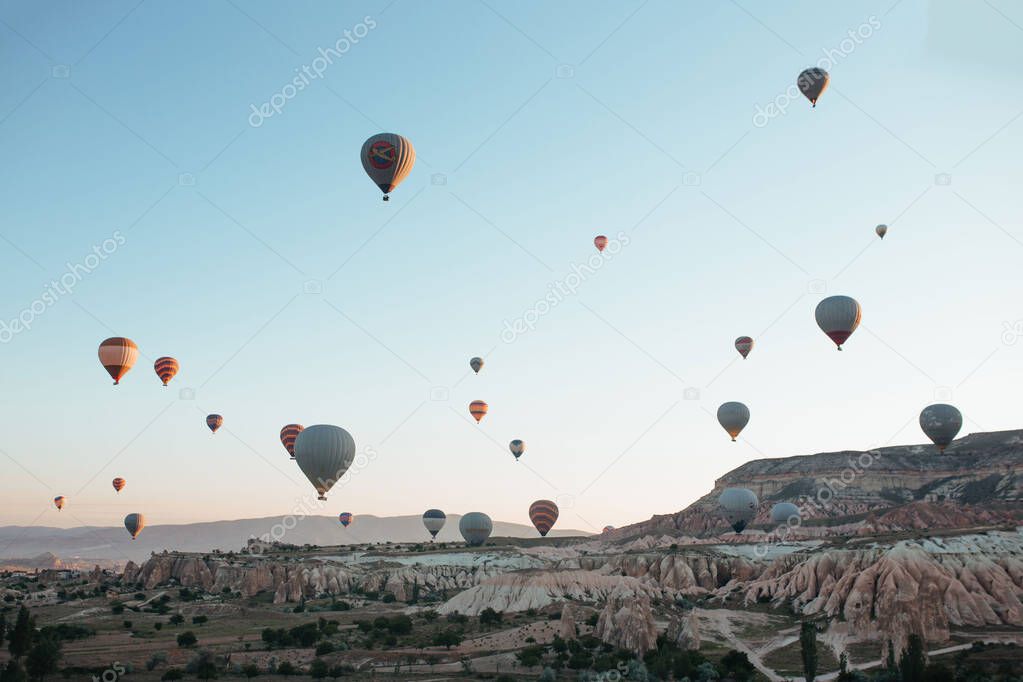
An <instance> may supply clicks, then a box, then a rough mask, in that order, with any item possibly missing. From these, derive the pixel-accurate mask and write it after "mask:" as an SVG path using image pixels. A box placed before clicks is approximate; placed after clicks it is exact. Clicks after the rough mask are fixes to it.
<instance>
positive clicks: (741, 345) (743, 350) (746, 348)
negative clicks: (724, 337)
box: [735, 336, 753, 360]
mask: <svg viewBox="0 0 1023 682" xmlns="http://www.w3.org/2000/svg"><path fill="white" fill-rule="evenodd" d="M735 350H737V351H739V355H741V356H742V359H743V360H745V359H746V356H747V355H749V352H750V351H751V350H753V339H751V338H750V337H748V336H740V337H739V338H737V339H736V340H735Z"/></svg>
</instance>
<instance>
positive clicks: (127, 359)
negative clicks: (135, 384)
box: [99, 336, 139, 386]
mask: <svg viewBox="0 0 1023 682" xmlns="http://www.w3.org/2000/svg"><path fill="white" fill-rule="evenodd" d="M138 359H139V347H138V346H136V345H135V342H134V341H132V340H131V339H127V338H125V337H123V336H114V337H111V338H109V339H107V340H106V341H104V342H103V343H101V344H99V361H100V363H101V364H102V365H103V368H104V369H105V370H106V371H107V372H108V373H109V374H110V377H111V378H112V379H113V380H114V386H117V385H118V384H119V383H121V379H122V378H123V377H124V375H125V374H127V373H128V370H130V369H131V368H132V367H134V366H135V361H136V360H138Z"/></svg>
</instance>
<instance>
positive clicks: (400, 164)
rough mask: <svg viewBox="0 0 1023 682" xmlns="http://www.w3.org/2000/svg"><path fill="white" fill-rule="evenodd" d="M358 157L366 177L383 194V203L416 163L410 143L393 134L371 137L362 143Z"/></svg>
mask: <svg viewBox="0 0 1023 682" xmlns="http://www.w3.org/2000/svg"><path fill="white" fill-rule="evenodd" d="M359 156H360V158H361V159H362V167H363V169H364V170H365V171H366V175H368V176H369V179H370V180H372V181H373V184H375V185H376V186H377V187H379V188H380V190H381V191H382V192H383V193H384V201H387V200H388V196H387V195H388V194H389V193H391V192H393V191H394V189H395V188H396V187H397V186H398V185H400V184H401V181H402V180H404V179H405V178H406V177H408V174H409V173H410V172H412V166H413V165H414V164H415V162H416V150H415V148H414V147H413V146H412V142H410V141H409V139H408V138H405V137H402V136H401V135H395V134H394V133H380V134H379V135H374V136H372V137H371V138H369V139H368V140H366V141H365V142H364V143H363V145H362V152H361V153H360V155H359Z"/></svg>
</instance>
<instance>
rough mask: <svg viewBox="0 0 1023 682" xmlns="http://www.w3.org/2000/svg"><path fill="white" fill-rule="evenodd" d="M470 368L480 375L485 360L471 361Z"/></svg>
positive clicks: (476, 359) (475, 359)
mask: <svg viewBox="0 0 1023 682" xmlns="http://www.w3.org/2000/svg"><path fill="white" fill-rule="evenodd" d="M469 366H470V367H472V371H474V372H476V374H479V373H480V370H481V369H483V358H473V359H472V360H469Z"/></svg>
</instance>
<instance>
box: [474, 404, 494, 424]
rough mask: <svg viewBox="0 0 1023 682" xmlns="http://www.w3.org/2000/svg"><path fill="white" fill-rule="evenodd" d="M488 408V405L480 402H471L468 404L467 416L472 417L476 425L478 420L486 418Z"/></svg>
mask: <svg viewBox="0 0 1023 682" xmlns="http://www.w3.org/2000/svg"><path fill="white" fill-rule="evenodd" d="M488 408H489V405H487V404H486V403H485V402H483V401H482V400H473V401H472V402H471V403H469V414H471V415H472V417H473V419H475V420H476V423H477V424H478V423H479V422H480V420H481V419H483V417H485V416H486V414H487V409H488Z"/></svg>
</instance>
